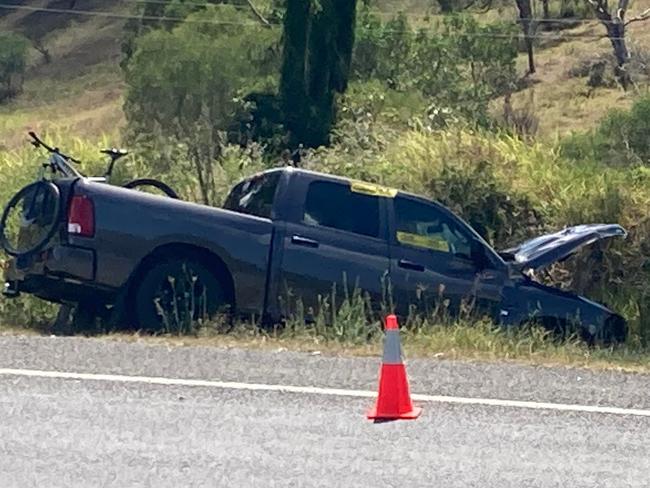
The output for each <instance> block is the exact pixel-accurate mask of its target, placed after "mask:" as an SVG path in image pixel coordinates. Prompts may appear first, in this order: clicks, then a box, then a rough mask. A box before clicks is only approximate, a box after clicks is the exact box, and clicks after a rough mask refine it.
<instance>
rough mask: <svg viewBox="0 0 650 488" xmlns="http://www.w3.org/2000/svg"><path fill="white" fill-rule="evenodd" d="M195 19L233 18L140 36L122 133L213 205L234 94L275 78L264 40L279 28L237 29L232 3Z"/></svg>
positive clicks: (270, 40) (274, 62)
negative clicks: (125, 127) (187, 180)
mask: <svg viewBox="0 0 650 488" xmlns="http://www.w3.org/2000/svg"><path fill="white" fill-rule="evenodd" d="M217 10H218V11H217ZM194 15H199V14H194ZM190 18H193V17H192V16H190ZM197 18H198V19H201V20H211V19H212V20H214V21H215V22H216V21H222V22H227V21H231V22H232V23H233V24H229V25H223V24H205V23H201V24H196V23H187V24H181V25H180V26H178V27H175V28H173V29H171V30H169V31H166V30H154V31H152V32H150V33H148V34H146V35H144V36H142V37H141V38H139V39H138V40H137V43H136V49H135V52H134V54H133V56H132V58H131V60H130V61H129V63H128V66H127V71H126V82H127V94H126V101H125V112H126V115H127V120H128V124H129V127H128V132H129V135H128V139H129V140H130V141H131V142H133V143H134V144H135V145H137V146H142V147H146V148H148V150H147V153H146V155H147V157H148V158H150V165H151V169H152V170H153V171H163V172H164V171H165V170H168V169H170V168H171V167H172V166H173V167H174V169H175V170H176V171H179V172H184V173H186V174H191V175H192V176H193V181H194V182H195V183H198V185H197V187H198V190H199V191H200V196H201V198H200V199H201V201H202V202H203V203H206V204H215V203H218V202H219V200H220V199H221V198H222V197H223V195H221V194H220V190H221V189H220V188H219V186H218V184H217V182H216V180H217V179H218V173H219V172H220V165H222V162H223V158H224V157H225V156H224V155H225V152H226V149H225V148H226V147H227V145H228V142H229V140H230V138H229V135H228V130H229V129H230V128H231V127H232V125H233V121H234V120H235V118H236V115H237V114H238V111H239V107H240V102H239V101H238V100H239V99H241V97H242V96H243V95H244V94H246V93H249V92H250V91H251V90H257V89H268V88H269V87H272V86H273V85H274V84H275V83H276V80H275V75H274V74H275V73H277V70H278V59H277V56H276V54H275V51H274V50H273V49H270V47H269V46H273V45H274V44H276V43H277V41H278V32H277V31H275V30H270V29H263V28H262V27H257V26H255V27H251V28H249V29H244V30H243V29H242V28H241V26H239V25H238V23H239V21H238V19H239V12H238V11H237V10H236V9H235V8H234V7H233V8H231V9H228V8H221V9H216V8H211V9H207V10H206V11H205V12H201V14H200V17H197ZM157 152H158V154H156V153H157ZM168 152H171V156H173V160H170V159H169V158H168V156H169V154H166V153H168ZM158 164H162V166H158Z"/></svg>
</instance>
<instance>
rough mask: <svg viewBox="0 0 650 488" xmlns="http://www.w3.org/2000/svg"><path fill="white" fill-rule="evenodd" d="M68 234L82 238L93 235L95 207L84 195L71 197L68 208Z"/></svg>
mask: <svg viewBox="0 0 650 488" xmlns="http://www.w3.org/2000/svg"><path fill="white" fill-rule="evenodd" d="M68 233H70V234H75V235H78V236H82V237H93V236H94V235H95V207H94V205H93V201H92V200H91V199H90V198H88V197H87V196H85V195H75V196H73V197H72V201H71V202H70V207H69V208H68Z"/></svg>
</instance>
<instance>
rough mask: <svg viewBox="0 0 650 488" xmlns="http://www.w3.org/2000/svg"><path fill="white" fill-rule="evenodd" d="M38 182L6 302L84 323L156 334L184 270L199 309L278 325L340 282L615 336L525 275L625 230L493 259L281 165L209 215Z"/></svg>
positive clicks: (340, 184)
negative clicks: (109, 322)
mask: <svg viewBox="0 0 650 488" xmlns="http://www.w3.org/2000/svg"><path fill="white" fill-rule="evenodd" d="M48 184H49V185H54V186H55V187H56V188H55V190H53V191H52V194H53V195H54V196H53V197H51V198H49V197H48V198H46V199H41V201H40V204H39V205H40V206H39V205H36V206H34V205H32V208H31V210H30V211H31V212H32V213H35V214H39V213H44V214H47V215H45V217H44V218H43V219H41V220H42V221H45V222H49V223H50V225H52V226H53V227H54V229H55V230H54V231H52V232H47V233H45V234H47V239H45V241H44V242H43V243H40V244H39V246H37V248H35V249H31V250H30V252H27V253H20V252H15V250H14V252H12V254H13V257H12V259H10V260H9V261H8V262H7V265H6V278H5V281H6V283H5V288H4V294H5V295H6V296H8V297H14V296H17V295H19V294H20V293H30V294H34V295H36V296H38V297H40V298H43V299H45V300H49V301H52V302H57V303H64V304H75V305H76V306H77V307H78V308H79V309H80V310H85V311H86V312H87V315H92V313H93V311H95V310H98V309H99V308H101V307H104V308H108V309H119V310H121V311H122V312H123V313H126V314H127V315H128V316H127V317H126V318H124V320H127V321H129V323H132V324H137V325H138V326H139V327H141V328H143V329H156V328H157V327H160V325H161V320H162V318H161V315H162V313H164V311H165V309H166V308H169V307H170V306H172V305H173V301H174V300H175V299H177V295H178V294H177V293H176V292H175V291H174V290H173V289H171V288H172V286H173V285H174V283H178V282H180V281H182V280H183V277H184V276H185V277H187V276H188V275H189V276H190V278H189V282H190V283H191V287H192V291H193V292H197V291H198V293H199V295H200V296H202V297H204V300H205V303H204V305H203V309H204V312H207V313H214V312H215V311H217V310H218V309H219V308H220V307H223V306H227V307H229V309H230V310H231V311H232V312H234V313H238V314H239V313H241V314H247V315H255V316H257V317H263V318H265V319H266V320H269V321H281V320H282V317H283V314H284V313H285V312H284V310H285V309H284V307H285V306H286V304H287V299H288V298H287V297H289V298H291V299H295V300H298V299H300V300H301V302H302V304H303V305H304V307H305V309H306V310H309V309H310V308H314V309H315V308H316V307H318V305H319V300H321V299H322V297H327V296H329V295H330V294H331V293H332V290H333V287H335V286H336V287H337V288H338V290H339V296H340V294H341V290H342V289H343V287H344V286H347V287H348V288H353V287H359V288H360V289H362V290H364V291H365V292H367V294H368V296H369V297H370V299H371V302H372V303H374V304H380V303H381V302H382V300H386V290H387V289H388V290H389V293H390V294H391V302H392V305H393V306H394V308H395V310H396V312H397V313H398V314H401V315H406V314H408V313H409V311H411V310H413V307H415V308H416V309H420V310H422V311H425V312H426V311H427V310H431V309H433V307H434V306H435V304H439V303H441V300H442V303H444V304H445V306H446V307H447V309H448V311H449V313H450V314H454V313H458V311H459V310H460V309H461V307H462V306H463V304H465V303H468V302H467V300H468V299H469V301H470V302H471V304H472V306H473V307H474V308H475V310H476V312H477V313H480V314H484V315H489V316H490V317H491V318H492V319H493V320H494V321H495V322H497V323H499V324H503V325H505V326H508V327H517V326H521V325H522V324H526V323H529V322H531V321H533V320H534V321H538V322H540V323H542V324H544V325H548V326H550V327H558V326H564V325H566V324H573V325H577V326H578V327H579V330H580V331H581V332H582V334H583V335H584V337H586V338H588V339H590V340H602V341H606V342H610V341H621V340H624V339H625V336H626V331H627V326H626V323H625V320H624V319H623V318H622V317H621V316H619V315H617V314H616V313H614V312H612V311H610V310H608V309H607V308H606V307H604V306H602V305H600V304H597V303H594V302H592V301H590V300H588V299H586V298H583V297H581V296H578V295H575V294H571V293H568V292H565V291H562V290H559V289H555V288H551V287H548V286H544V285H542V284H540V283H538V282H536V281H534V280H533V279H531V278H529V276H528V274H529V271H531V270H536V269H540V268H543V267H546V266H548V265H550V264H551V263H553V262H555V261H558V260H561V259H564V258H566V257H567V256H569V255H570V254H572V253H573V252H575V251H576V250H577V249H578V248H580V247H581V246H584V245H588V244H591V243H593V242H595V241H597V240H599V239H604V238H608V237H613V236H625V230H623V229H622V228H621V227H620V226H618V225H614V224H609V225H605V224H603V225H583V226H577V227H571V228H566V229H564V230H562V231H559V232H557V233H555V234H550V235H545V236H542V237H538V238H536V239H533V240H531V241H528V242H526V243H524V244H522V245H521V246H518V247H516V248H513V249H509V250H507V251H503V252H497V251H495V250H493V249H492V248H491V247H490V246H489V245H488V244H487V243H486V242H485V241H484V240H483V239H482V238H481V237H480V235H479V234H477V233H476V232H475V231H474V230H473V229H472V228H471V227H470V226H469V225H468V224H466V223H465V222H464V221H463V220H461V219H460V218H459V217H457V216H456V215H454V214H453V213H451V212H450V211H449V210H448V209H446V208H444V207H443V206H441V205H440V204H438V203H436V202H434V201H431V200H428V199H425V198H422V197H419V196H416V195H412V194H408V193H404V192H401V191H397V190H393V189H389V188H385V187H381V186H378V185H374V184H369V183H364V182H360V181H352V180H349V179H346V178H341V177H337V176H331V175H326V174H320V173H316V172H311V171H306V170H301V169H295V168H289V167H287V168H279V169H272V170H269V171H265V172H262V173H259V174H256V175H254V176H251V177H249V178H247V179H245V180H243V181H242V182H240V183H239V184H237V185H236V186H235V187H234V188H233V189H232V191H231V192H230V194H229V196H228V197H227V199H226V201H225V205H224V207H223V208H212V207H208V206H204V205H199V204H196V203H189V202H185V201H181V200H178V199H174V198H168V197H164V196H157V195H152V194H147V193H144V192H139V191H135V190H131V189H126V188H121V187H117V186H112V185H108V184H105V183H103V182H98V181H93V180H92V179H87V178H81V177H80V178H62V179H58V180H55V181H54V182H53V183H48ZM57 199H58V200H57ZM50 200H51V201H53V202H54V203H52V202H50ZM55 200H56V201H55ZM48 202H49V203H48ZM53 208H56V210H53ZM59 208H60V210H58V209H59ZM24 211H25V210H24ZM24 217H25V216H24ZM28 217H29V218H25V219H24V220H26V221H27V222H28V223H27V224H25V225H26V226H34V225H38V224H37V223H38V221H39V219H38V215H31V216H28ZM175 297H176V298H175ZM384 303H385V302H384ZM117 305H119V307H118V306H117Z"/></svg>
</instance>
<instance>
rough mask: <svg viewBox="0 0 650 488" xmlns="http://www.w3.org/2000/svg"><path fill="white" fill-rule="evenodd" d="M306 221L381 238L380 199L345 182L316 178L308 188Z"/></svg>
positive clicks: (304, 216)
mask: <svg viewBox="0 0 650 488" xmlns="http://www.w3.org/2000/svg"><path fill="white" fill-rule="evenodd" d="M303 222H304V223H305V224H308V225H319V226H323V227H331V228H333V229H339V230H344V231H347V232H354V233H355V234H362V235H364V236H369V237H379V198H378V197H376V196H370V195H364V194H362V193H356V192H353V191H352V190H351V189H350V186H348V185H345V184H342V183H334V182H329V181H315V182H313V183H310V185H309V188H308V189H307V198H306V201H305V212H304V215H303Z"/></svg>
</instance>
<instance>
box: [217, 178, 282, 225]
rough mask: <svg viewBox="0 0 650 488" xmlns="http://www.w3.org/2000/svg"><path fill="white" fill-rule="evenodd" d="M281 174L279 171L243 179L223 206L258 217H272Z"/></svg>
mask: <svg viewBox="0 0 650 488" xmlns="http://www.w3.org/2000/svg"><path fill="white" fill-rule="evenodd" d="M280 176H281V173H280V172H279V171H277V172H273V173H265V174H261V175H257V176H253V177H252V178H249V179H247V180H244V181H242V182H241V183H239V184H237V185H236V186H235V187H234V188H233V189H232V191H231V192H230V195H228V198H226V202H225V203H224V205H223V208H225V209H226V210H232V211H233V212H239V213H243V214H248V215H254V216H256V217H262V218H266V219H270V218H272V217H273V203H274V201H275V194H276V190H277V188H278V184H279V183H280Z"/></svg>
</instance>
